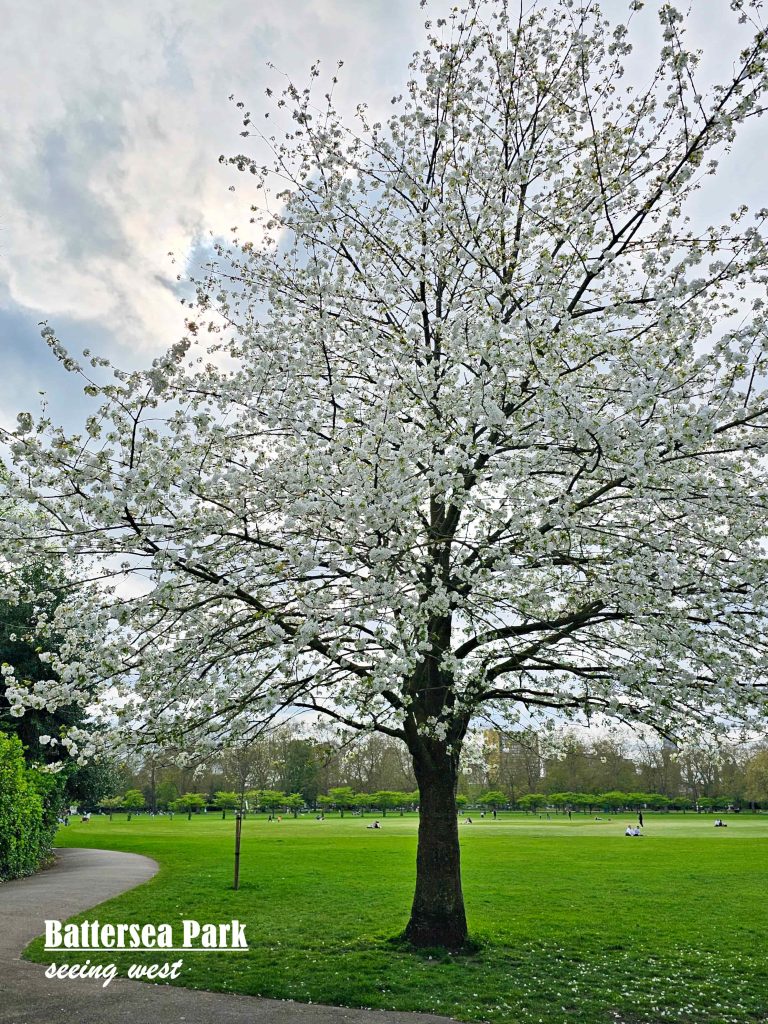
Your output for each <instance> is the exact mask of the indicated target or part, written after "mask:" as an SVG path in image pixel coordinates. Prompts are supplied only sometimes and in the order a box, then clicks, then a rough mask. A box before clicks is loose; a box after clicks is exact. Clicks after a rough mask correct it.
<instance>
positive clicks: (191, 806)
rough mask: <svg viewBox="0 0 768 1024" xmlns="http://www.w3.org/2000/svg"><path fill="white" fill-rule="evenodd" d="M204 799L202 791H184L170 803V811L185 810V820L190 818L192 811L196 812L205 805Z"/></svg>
mask: <svg viewBox="0 0 768 1024" xmlns="http://www.w3.org/2000/svg"><path fill="white" fill-rule="evenodd" d="M205 804H206V800H205V795H204V794H203V793H184V794H183V796H180V797H179V798H178V800H174V801H173V803H172V804H171V805H170V808H171V810H172V811H179V812H184V811H186V812H187V821H191V820H192V812H193V811H194V812H195V814H197V813H198V812H199V811H200V810H202V808H203V807H205Z"/></svg>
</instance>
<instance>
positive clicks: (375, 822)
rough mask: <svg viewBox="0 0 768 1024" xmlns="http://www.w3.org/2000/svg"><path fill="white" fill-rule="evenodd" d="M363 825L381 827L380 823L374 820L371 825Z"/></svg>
mask: <svg viewBox="0 0 768 1024" xmlns="http://www.w3.org/2000/svg"><path fill="white" fill-rule="evenodd" d="M365 827H366V828H381V825H380V824H379V823H378V821H374V823H373V824H372V825H366V826H365Z"/></svg>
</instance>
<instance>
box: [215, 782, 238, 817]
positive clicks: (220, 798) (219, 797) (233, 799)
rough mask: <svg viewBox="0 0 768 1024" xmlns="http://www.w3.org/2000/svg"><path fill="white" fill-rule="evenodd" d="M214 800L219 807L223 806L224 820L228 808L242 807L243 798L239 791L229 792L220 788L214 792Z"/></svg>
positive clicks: (222, 815) (222, 814)
mask: <svg viewBox="0 0 768 1024" xmlns="http://www.w3.org/2000/svg"><path fill="white" fill-rule="evenodd" d="M213 802H214V804H216V806H217V807H220V808H221V817H222V820H223V819H225V818H226V816H227V809H228V808H229V809H232V808H235V807H240V806H241V804H242V800H241V797H240V794H239V793H234V792H228V791H226V790H221V789H220V790H218V792H216V793H214V794H213Z"/></svg>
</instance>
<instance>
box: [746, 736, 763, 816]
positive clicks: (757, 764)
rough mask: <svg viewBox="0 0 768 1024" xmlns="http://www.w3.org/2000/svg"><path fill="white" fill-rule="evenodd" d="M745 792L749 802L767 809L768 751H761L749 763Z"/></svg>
mask: <svg viewBox="0 0 768 1024" xmlns="http://www.w3.org/2000/svg"><path fill="white" fill-rule="evenodd" d="M744 792H745V796H746V798H747V800H750V801H751V802H752V803H758V804H760V805H761V806H763V807H765V806H766V804H768V750H760V751H758V753H756V754H755V755H754V756H753V757H751V758H750V759H749V761H748V762H747V777H746V785H745V787H744Z"/></svg>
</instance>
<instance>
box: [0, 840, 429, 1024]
mask: <svg viewBox="0 0 768 1024" xmlns="http://www.w3.org/2000/svg"><path fill="white" fill-rule="evenodd" d="M157 869H158V866H157V864H156V863H155V861H153V860H150V859H149V858H148V857H139V856H137V855H136V854H133V853H115V852H113V851H110V850H83V849H64V850H57V851H56V864H55V866H54V867H52V868H49V869H48V870H46V871H41V872H40V873H39V874H37V875H33V876H32V877H31V878H23V879H18V880H17V881H13V882H5V883H3V884H2V885H0V1024H447V1021H448V1018H447V1017H435V1016H432V1015H431V1014H415V1013H391V1012H385V1011H382V1010H354V1009H347V1008H346V1007H337V1006H317V1005H312V1006H310V1005H305V1004H304V1003H293V1002H280V1001H278V1000H274V999H257V998H254V997H251V996H237V995H219V994H218V993H214V992H198V991H193V990H192V989H185V988H176V987H171V986H167V985H152V984H147V983H145V982H141V981H128V980H125V979H119V978H116V979H115V980H114V981H113V982H112V983H111V984H110V985H109V986H108V987H107V988H102V985H101V982H100V981H98V980H96V979H94V980H87V981H84V980H77V981H70V980H67V981H59V980H56V979H49V978H46V977H45V974H44V972H45V966H44V965H43V964H32V963H27V962H26V961H23V960H21V959H20V957H21V952H22V950H23V949H24V947H25V946H26V945H27V944H28V943H29V942H31V941H32V939H34V938H35V936H36V935H41V934H42V933H43V931H44V930H45V924H44V922H45V919H46V918H51V919H58V920H61V921H64V920H66V918H68V917H71V916H72V915H73V914H78V913H80V912H81V911H84V910H87V909H88V908H90V907H93V906H95V905H96V904H97V903H101V902H103V901H104V900H106V899H109V898H110V897H112V896H117V895H118V894H119V893H121V892H124V891H125V890H126V889H131V888H133V887H134V886H136V885H141V883H142V882H146V881H147V880H148V879H150V878H151V877H152V876H153V875H154V874H155V872H156V871H157Z"/></svg>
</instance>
